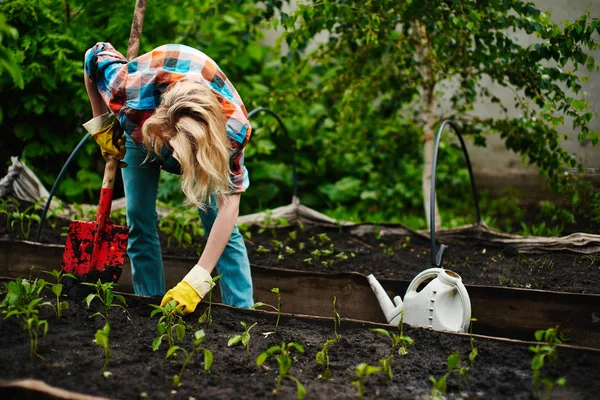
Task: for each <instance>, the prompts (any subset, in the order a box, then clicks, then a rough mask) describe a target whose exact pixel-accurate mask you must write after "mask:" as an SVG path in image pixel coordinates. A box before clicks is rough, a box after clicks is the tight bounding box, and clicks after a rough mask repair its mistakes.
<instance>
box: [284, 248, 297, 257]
mask: <svg viewBox="0 0 600 400" xmlns="http://www.w3.org/2000/svg"><path fill="white" fill-rule="evenodd" d="M285 252H286V253H288V254H290V255H292V254H294V253H295V252H296V250H294V249H292V248H291V247H290V246H285Z"/></svg>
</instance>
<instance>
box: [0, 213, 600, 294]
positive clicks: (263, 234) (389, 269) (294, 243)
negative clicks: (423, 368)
mask: <svg viewBox="0 0 600 400" xmlns="http://www.w3.org/2000/svg"><path fill="white" fill-rule="evenodd" d="M197 223H198V224H200V221H199V220H198V222H197ZM68 224H69V221H66V220H60V219H54V220H53V221H52V225H53V226H50V225H49V224H46V225H45V226H44V229H43V231H42V237H41V242H43V243H56V244H64V243H65V236H66V229H65V228H66V227H68ZM300 228H301V227H298V226H296V225H294V226H289V227H283V228H277V229H260V228H257V227H252V228H250V229H249V230H248V231H247V240H246V246H247V248H248V253H249V258H250V262H251V263H253V264H257V265H261V266H264V267H273V268H287V269H296V270H303V271H318V272H332V273H335V272H359V273H362V274H365V275H368V274H374V275H375V276H376V277H378V278H382V277H383V278H388V279H399V280H407V281H410V280H412V279H413V278H414V277H415V275H416V274H418V273H419V272H421V271H422V270H424V269H427V268H430V267H431V251H430V241H429V240H428V239H425V238H423V237H421V236H418V235H408V236H399V235H393V236H377V235H375V234H367V235H363V236H356V235H352V234H350V232H349V231H350V229H349V228H343V229H338V228H326V227H321V226H309V225H305V226H303V228H304V229H300ZM36 230H37V223H36V222H32V224H31V230H30V236H29V240H33V239H34V238H35V232H36ZM319 234H325V235H326V236H321V238H322V239H320V238H319V236H318V235H319ZM159 236H160V240H161V245H162V250H163V254H165V255H173V256H180V257H185V256H187V257H192V258H196V257H198V256H199V254H200V253H201V250H202V247H203V243H204V240H205V238H202V237H195V238H194V240H193V241H194V243H198V245H197V246H196V247H189V248H181V247H177V246H175V241H174V240H170V241H169V240H168V238H167V236H166V235H164V234H163V233H162V232H161V233H159ZM294 237H295V238H294ZM24 238H25V237H24V235H23V232H22V230H21V229H20V228H19V224H18V223H17V225H15V226H14V227H13V228H12V229H6V218H5V216H4V215H0V240H7V239H24ZM167 243H169V245H167ZM445 244H446V245H448V246H449V249H448V250H447V251H446V253H445V261H444V263H443V265H442V266H443V267H444V268H447V269H451V270H453V271H455V272H456V273H458V274H459V275H460V276H461V277H462V279H463V282H464V283H465V284H467V285H491V286H505V287H518V288H531V289H540V290H553V291H561V292H571V293H587V294H592V293H600V286H598V282H600V253H596V254H591V255H583V254H576V253H571V252H555V251H553V252H546V253H543V254H521V253H519V252H518V251H517V249H515V248H514V247H512V246H490V245H489V244H483V243H482V242H481V241H479V240H478V239H477V238H472V239H469V240H463V241H461V242H454V243H445ZM331 245H333V248H332V247H331ZM281 246H283V247H281ZM301 248H302V249H301ZM315 250H319V251H321V252H323V251H325V253H327V251H332V253H331V254H329V255H323V254H322V255H320V256H319V257H317V256H315V255H314V254H312V252H313V251H315ZM292 252H293V253H292ZM340 253H343V255H341V256H340ZM345 257H347V258H345ZM344 258H345V259H344Z"/></svg>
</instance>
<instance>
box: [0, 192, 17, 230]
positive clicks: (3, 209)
mask: <svg viewBox="0 0 600 400" xmlns="http://www.w3.org/2000/svg"><path fill="white" fill-rule="evenodd" d="M20 204H21V203H19V202H18V201H16V200H15V199H8V198H7V199H3V198H0V215H2V214H4V215H6V226H7V227H10V226H12V224H11V217H12V215H13V213H14V210H18V209H19V205H20Z"/></svg>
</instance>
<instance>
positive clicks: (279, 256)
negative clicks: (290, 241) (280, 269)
mask: <svg viewBox="0 0 600 400" xmlns="http://www.w3.org/2000/svg"><path fill="white" fill-rule="evenodd" d="M283 260H285V257H284V256H283V254H279V255H278V256H277V262H282V261H283Z"/></svg>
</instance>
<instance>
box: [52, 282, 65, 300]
mask: <svg viewBox="0 0 600 400" xmlns="http://www.w3.org/2000/svg"><path fill="white" fill-rule="evenodd" d="M62 289H63V285H61V284H60V283H55V284H53V285H52V293H54V295H55V296H57V297H58V296H60V295H61V293H62Z"/></svg>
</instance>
